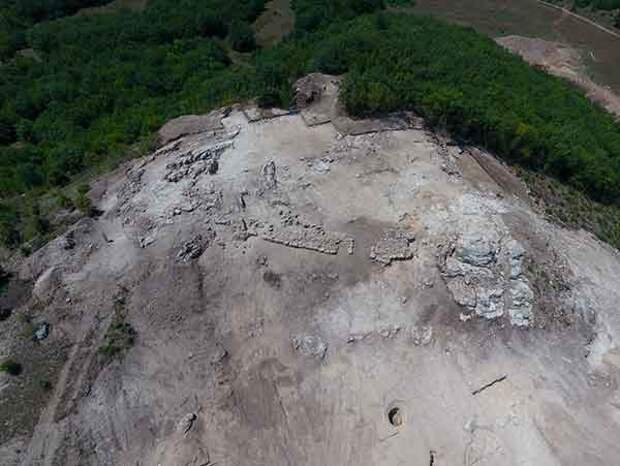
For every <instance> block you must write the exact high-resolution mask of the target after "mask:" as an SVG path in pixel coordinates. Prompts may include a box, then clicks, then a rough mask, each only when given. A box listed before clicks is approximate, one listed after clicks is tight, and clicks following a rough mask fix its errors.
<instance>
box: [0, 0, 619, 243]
mask: <svg viewBox="0 0 620 466" xmlns="http://www.w3.org/2000/svg"><path fill="white" fill-rule="evenodd" d="M394 1H396V0H392V2H390V3H393V2H394ZM396 3H402V1H401V0H397V1H396ZM292 6H293V10H294V12H295V17H296V27H295V31H294V32H293V33H292V34H291V35H290V37H288V38H286V39H285V40H283V41H282V42H280V43H279V44H276V45H275V46H273V47H271V48H268V49H256V43H255V41H254V35H253V29H252V24H253V22H254V20H255V19H256V18H257V17H258V15H259V14H260V13H261V11H262V10H263V8H264V1H263V0H238V1H236V2H231V1H229V0H203V1H198V0H180V1H173V0H151V1H150V2H149V3H148V6H147V8H146V9H145V10H144V11H141V12H135V11H134V12H131V11H121V12H117V13H113V14H105V15H91V16H71V17H63V18H60V19H55V20H52V21H42V22H39V23H36V24H33V25H32V26H31V27H30V28H29V29H28V31H27V37H26V40H27V45H28V46H29V47H32V48H33V49H34V51H35V52H36V54H37V56H36V57H33V56H23V55H21V54H14V55H13V56H12V57H11V58H10V59H8V60H6V61H5V62H4V63H3V64H2V65H0V195H1V196H2V197H3V201H2V202H1V203H0V241H3V242H4V243H5V244H9V245H16V244H19V243H21V242H23V241H24V240H28V239H30V238H32V237H36V236H38V235H41V232H42V231H45V230H46V228H48V226H47V223H46V221H45V220H46V212H47V211H48V210H50V209H51V207H50V204H49V202H47V201H46V202H47V203H42V201H41V196H43V195H46V196H48V195H49V193H58V195H57V196H56V197H57V198H58V200H57V203H58V204H59V205H64V204H67V203H68V200H67V196H66V195H62V189H63V187H64V186H66V185H68V184H69V183H71V182H72V180H74V179H75V177H79V176H80V175H81V174H82V173H84V172H85V171H87V170H90V169H92V167H97V166H109V165H111V164H113V163H114V161H115V160H118V159H119V158H120V157H121V155H122V154H124V153H126V152H127V151H128V150H130V148H132V147H135V144H136V143H137V142H142V144H143V146H144V147H145V148H146V147H147V146H148V144H147V143H148V141H149V136H150V135H152V134H153V132H154V131H155V130H156V129H157V128H158V127H159V126H161V125H162V124H163V123H164V122H165V121H166V120H168V119H170V118H173V117H175V116H178V115H181V114H188V113H201V112H206V111H208V110H210V109H213V108H214V107H218V106H222V105H226V104H229V103H232V102H235V101H239V100H244V99H249V98H258V101H259V102H260V103H261V104H262V105H266V106H268V105H277V106H283V107H287V106H289V105H290V104H291V102H292V100H293V99H292V97H293V96H292V95H291V92H292V91H291V86H292V84H293V82H294V81H295V80H296V79H297V78H299V77H300V76H302V75H304V74H307V73H309V72H312V71H321V72H325V73H331V74H343V75H345V80H344V87H343V94H342V97H343V101H344V104H345V105H346V108H347V109H348V111H349V112H350V113H351V114H353V115H356V116H360V117H363V116H368V115H382V114H386V113H389V112H395V111H402V110H414V111H416V112H418V113H420V114H421V115H423V116H424V117H425V118H426V119H427V121H428V122H429V123H430V124H432V125H435V126H436V127H440V128H445V129H448V130H450V131H451V132H452V134H453V135H454V136H455V137H456V138H458V139H460V140H462V141H463V142H467V143H473V144H478V145H481V146H483V147H486V148H487V149H489V150H492V151H495V152H496V153H497V154H498V155H500V156H501V157H504V158H505V159H506V160H508V161H510V162H511V163H515V164H519V165H522V166H524V167H527V168H529V169H532V170H536V171H539V172H541V173H545V174H548V175H552V176H554V177H556V178H557V179H559V180H561V181H563V182H565V183H567V184H569V185H571V186H573V187H575V188H577V189H579V190H581V191H582V192H584V193H587V194H588V195H589V196H590V197H591V198H592V199H596V200H598V201H602V202H605V203H608V204H610V205H616V204H620V127H619V125H618V123H616V122H615V121H614V119H613V118H612V117H611V116H610V115H609V114H607V113H606V112H605V111H604V110H602V109H601V108H599V107H598V106H597V105H595V104H593V103H592V102H590V101H589V100H588V99H587V98H586V97H585V96H584V95H583V93H582V92H581V91H579V90H577V89H575V88H574V87H572V86H571V85H570V84H568V83H567V82H565V81H563V80H561V79H559V78H554V77H551V76H549V75H547V74H546V73H544V72H542V71H540V70H536V69H533V68H531V67H530V66H528V65H527V64H526V63H525V62H523V60H521V59H520V58H518V57H517V56H514V55H512V54H510V53H509V52H508V51H506V50H504V49H503V48H501V47H499V46H497V45H496V44H495V43H494V42H493V41H492V40H491V39H489V38H487V37H485V36H482V35H480V34H478V33H476V32H475V31H473V30H472V29H469V28H463V27H460V26H456V25H450V24H446V23H444V22H440V21H437V20H434V19H431V18H427V17H421V16H417V15H412V14H403V13H397V12H388V11H385V10H386V8H385V7H386V3H385V2H384V1H382V0H329V1H327V0H293V3H292ZM145 150H146V149H145ZM23 196H25V197H23ZM76 196H77V194H76ZM81 196H82V197H84V196H83V190H82V194H81ZM48 197H49V196H48ZM73 202H74V203H75V199H74V200H73ZM42 217H43V218H42Z"/></svg>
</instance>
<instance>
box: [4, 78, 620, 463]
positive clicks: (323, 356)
mask: <svg viewBox="0 0 620 466" xmlns="http://www.w3.org/2000/svg"><path fill="white" fill-rule="evenodd" d="M337 88H338V81H337V80H336V79H332V78H329V77H322V76H314V77H312V78H311V79H310V81H306V82H304V83H302V85H300V86H299V89H300V93H302V94H303V95H302V97H303V98H300V99H298V102H300V105H301V106H302V107H303V110H302V111H301V112H300V113H296V114H282V115H280V114H279V113H277V114H278V115H279V116H277V117H273V118H263V117H264V116H265V115H264V113H263V112H262V111H260V110H258V109H255V108H247V109H242V108H240V107H233V108H230V109H227V110H225V111H221V112H214V113H213V114H211V115H210V116H208V117H203V119H202V120H201V119H200V118H198V119H197V118H196V117H192V118H191V119H190V120H189V121H190V123H191V125H190V126H191V130H189V131H184V130H183V120H180V121H176V122H172V123H171V124H170V125H168V126H167V128H166V130H165V131H164V133H165V134H166V135H167V139H166V141H167V144H166V145H165V146H163V147H162V148H161V149H160V150H159V151H158V152H156V153H155V154H153V155H152V156H149V157H146V158H144V159H141V160H136V161H134V162H131V163H128V164H127V165H126V166H125V167H123V168H122V169H120V170H118V171H117V172H115V173H113V174H111V175H109V176H107V177H105V178H103V179H101V180H100V181H99V182H98V183H97V184H96V186H94V188H93V191H92V193H91V194H92V195H93V197H94V198H95V202H96V204H97V206H98V207H99V208H101V209H102V210H103V211H104V214H103V215H102V216H101V217H100V218H98V219H94V220H84V221H82V222H81V223H79V224H78V225H76V226H75V227H74V229H73V230H72V232H69V235H70V239H71V241H69V242H68V238H67V236H63V237H60V238H58V239H56V240H54V241H52V242H51V243H50V244H49V245H47V246H46V247H45V248H43V249H42V250H40V251H39V252H37V253H36V254H35V255H34V256H33V257H31V258H30V259H29V260H28V261H27V262H26V263H25V264H24V265H23V267H22V268H21V270H20V274H21V278H22V279H30V280H32V281H33V282H34V283H35V285H34V289H33V296H32V298H31V299H30V301H29V302H28V303H26V304H24V305H23V306H22V307H21V308H19V309H16V310H15V315H16V316H17V315H19V314H20V313H24V312H26V311H27V310H31V309H33V307H34V306H35V305H37V306H38V307H37V309H38V311H37V312H38V314H37V318H39V319H45V320H46V321H47V322H49V323H50V324H51V332H50V335H49V336H48V337H47V338H46V339H45V340H42V341H41V342H39V343H37V345H38V346H37V348H39V349H40V350H43V349H51V348H53V347H55V346H57V345H59V344H60V343H61V342H62V343H64V345H65V348H66V354H65V356H64V358H63V362H62V365H61V367H60V368H59V369H58V371H57V372H56V376H55V378H54V383H53V389H52V390H51V391H50V393H49V395H48V398H47V399H46V401H45V403H44V404H43V405H42V406H43V407H42V409H41V411H40V413H39V415H38V417H37V418H38V422H36V426H35V427H34V429H33V430H28V429H20V428H18V427H19V426H18V425H16V424H15V423H14V414H6V413H10V410H7V409H6V406H5V405H3V403H5V401H6V400H8V399H10V397H11V396H12V395H11V394H12V393H16V392H17V391H19V390H20V387H21V386H20V385H19V384H18V383H17V382H16V379H14V378H9V377H8V376H4V375H0V393H2V398H1V399H0V409H2V411H0V412H2V413H4V414H3V416H5V417H4V418H3V419H2V421H3V425H4V426H5V428H4V429H3V433H2V442H1V446H0V457H2V458H3V464H7V465H14V464H20V465H63V466H65V465H66V466H69V465H83V464H89V465H159V464H161V465H166V466H167V465H170V466H173V465H174V466H177V465H194V466H199V465H202V466H205V465H213V464H217V465H219V466H224V465H226V466H233V465H235V466H238V465H267V464H269V465H278V466H279V465H309V466H310V465H313V466H316V465H333V466H338V465H359V464H362V465H370V464H377V465H378V464H381V465H405V464H407V465H410V464H415V465H434V466H444V465H450V466H452V465H458V464H463V465H467V466H473V465H493V466H496V465H515V466H516V465H520V466H523V465H532V466H534V465H536V466H540V465H579V466H583V465H586V464H587V465H593V466H594V465H611V464H616V463H617V462H618V458H620V446H619V445H618V443H617V438H618V435H619V434H620V424H619V422H620V411H619V407H620V394H619V392H618V375H619V372H618V364H619V363H620V359H618V350H617V347H616V346H617V343H616V342H617V339H618V332H619V331H620V316H619V315H618V313H617V302H618V300H619V299H620V290H619V289H618V287H617V277H618V276H619V275H620V258H619V257H618V254H617V252H615V251H613V250H611V248H609V247H608V246H606V245H604V244H602V243H600V242H599V241H597V240H596V239H594V238H593V237H592V236H591V235H589V234H586V233H584V232H581V231H569V230H565V229H561V228H559V227H557V226H555V225H553V224H550V223H548V222H547V221H546V220H544V218H543V217H542V216H541V215H539V214H538V213H537V212H536V211H534V210H533V208H532V206H531V202H530V200H529V197H528V194H527V190H526V188H525V187H524V186H523V184H522V183H521V182H520V181H519V180H518V179H516V178H515V177H514V176H513V174H512V173H511V172H510V170H508V169H507V168H506V167H505V166H504V165H503V164H501V163H500V162H498V161H497V160H496V159H495V158H494V157H493V156H492V155H490V154H486V153H484V152H482V151H480V150H478V149H476V148H473V147H459V146H457V145H455V144H454V143H453V142H452V141H450V140H448V139H445V138H441V137H439V136H437V135H435V134H433V133H431V132H429V131H428V130H426V129H425V128H424V125H423V122H422V121H421V120H419V119H418V118H415V116H413V115H398V116H394V118H392V119H389V120H385V121H353V120H349V119H347V118H346V117H345V116H343V115H342V114H341V113H340V112H339V109H338V105H337V103H336V102H335V101H334V96H335V93H336V92H337ZM274 115H275V114H274V113H273V112H272V113H270V114H269V116H274ZM200 125H203V126H204V128H205V130H204V131H200ZM174 134H178V135H181V134H187V135H185V136H179V138H178V139H175V136H174ZM215 161H217V164H216V165H214V162H215ZM119 297H120V298H119ZM121 298H122V299H121ZM119 300H121V301H122V302H123V303H124V306H125V307H126V310H127V320H128V322H130V323H131V325H132V326H133V328H134V329H135V330H136V332H137V339H136V342H135V344H134V345H133V346H132V347H131V348H130V349H128V351H127V352H126V353H125V354H124V355H123V357H122V358H119V359H116V360H114V361H113V362H102V361H101V358H100V355H99V354H98V352H97V348H99V347H100V346H101V344H102V342H103V341H104V339H105V335H106V332H107V330H108V326H109V325H110V323H111V321H112V318H113V315H114V306H115V302H119ZM37 303H39V304H37ZM41 303H44V305H43V304H41ZM0 325H1V326H2V331H3V334H4V335H7V341H13V342H14V343H13V347H12V348H6V347H3V351H5V352H9V351H13V352H14V353H15V352H16V350H17V349H18V348H19V347H20V346H19V345H20V343H19V342H20V341H21V340H20V338H19V336H18V332H19V331H20V329H21V327H20V325H22V324H21V321H20V320H19V319H18V318H17V317H11V319H9V320H7V321H6V322H2V323H0ZM11 338H13V340H11ZM2 355H4V354H2ZM41 357H43V356H41ZM29 371H30V368H29V366H25V367H24V373H23V375H22V376H20V377H21V380H24V381H25V380H28V377H29V376H30V372H29ZM23 383H24V384H27V382H23ZM5 404H6V403H5Z"/></svg>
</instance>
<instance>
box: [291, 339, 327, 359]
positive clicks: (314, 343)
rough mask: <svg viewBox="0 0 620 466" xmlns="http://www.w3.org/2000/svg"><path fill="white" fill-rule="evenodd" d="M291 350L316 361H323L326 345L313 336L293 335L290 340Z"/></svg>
mask: <svg viewBox="0 0 620 466" xmlns="http://www.w3.org/2000/svg"><path fill="white" fill-rule="evenodd" d="M291 344H292V345H293V349H294V350H295V351H298V352H299V353H301V354H303V355H305V356H309V357H312V358H316V359H325V355H326V354H327V343H326V342H324V341H323V340H322V339H321V337H318V336H314V335H295V336H293V337H292V338H291Z"/></svg>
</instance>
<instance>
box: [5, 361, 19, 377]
mask: <svg viewBox="0 0 620 466" xmlns="http://www.w3.org/2000/svg"><path fill="white" fill-rule="evenodd" d="M22 369H23V368H22V365H21V364H20V363H18V362H16V361H14V360H13V359H7V360H6V361H3V362H2V363H0V372H6V373H7V374H9V375H13V376H18V375H20V374H21V373H22Z"/></svg>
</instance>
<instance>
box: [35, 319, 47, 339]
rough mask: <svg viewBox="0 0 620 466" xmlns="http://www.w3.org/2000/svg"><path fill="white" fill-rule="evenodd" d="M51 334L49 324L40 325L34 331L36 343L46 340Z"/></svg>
mask: <svg viewBox="0 0 620 466" xmlns="http://www.w3.org/2000/svg"><path fill="white" fill-rule="evenodd" d="M49 333H50V325H49V324H48V323H47V322H42V323H40V324H39V325H38V326H37V327H36V329H35V331H34V339H35V340H36V341H42V340H45V339H46V338H47V337H48V335H49Z"/></svg>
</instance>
